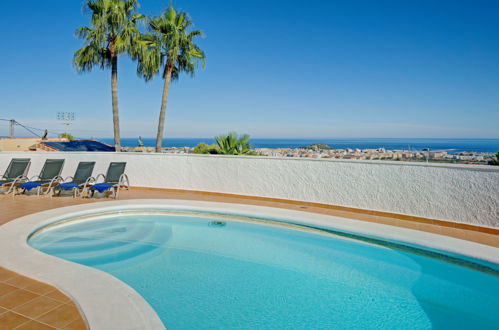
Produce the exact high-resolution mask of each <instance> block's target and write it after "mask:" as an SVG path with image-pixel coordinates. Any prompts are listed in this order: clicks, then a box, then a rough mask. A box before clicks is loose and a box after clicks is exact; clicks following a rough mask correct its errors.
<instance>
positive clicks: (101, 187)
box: [92, 183, 113, 193]
mask: <svg viewBox="0 0 499 330" xmlns="http://www.w3.org/2000/svg"><path fill="white" fill-rule="evenodd" d="M112 187H113V185H112V184H109V183H97V184H94V185H93V186H92V188H93V189H95V190H97V191H98V192H100V193H103V192H104V191H106V190H108V189H111V188H112Z"/></svg>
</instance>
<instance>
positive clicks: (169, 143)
mask: <svg viewBox="0 0 499 330" xmlns="http://www.w3.org/2000/svg"><path fill="white" fill-rule="evenodd" d="M94 139H95V140H98V141H101V142H104V143H107V144H111V145H112V144H114V142H113V141H114V140H113V139H112V138H94ZM142 142H143V143H144V146H146V147H153V146H154V145H155V143H156V139H155V138H145V137H143V138H142ZM201 142H204V143H207V144H215V143H216V141H215V139H214V138H165V139H163V144H162V146H163V147H169V148H172V147H176V148H182V147H189V148H192V147H195V146H196V145H198V144H199V143H201ZM250 143H251V146H252V147H253V148H300V147H305V146H308V145H311V144H315V143H324V144H327V145H329V146H330V147H331V148H334V149H347V148H349V149H378V148H385V149H387V150H423V149H430V150H434V151H447V152H449V153H457V152H466V151H469V152H487V153H495V152H498V151H499V139H463V138H317V139H313V138H306V139H295V138H252V139H251V140H250ZM121 145H122V146H123V147H136V146H137V145H138V138H122V139H121Z"/></svg>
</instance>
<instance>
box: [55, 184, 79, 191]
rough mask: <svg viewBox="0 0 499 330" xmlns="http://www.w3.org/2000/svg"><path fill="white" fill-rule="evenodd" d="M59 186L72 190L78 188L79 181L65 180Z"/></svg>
mask: <svg viewBox="0 0 499 330" xmlns="http://www.w3.org/2000/svg"><path fill="white" fill-rule="evenodd" d="M59 187H61V188H62V189H64V190H71V189H74V188H78V187H79V185H78V184H77V183H74V182H64V183H61V184H60V185H59Z"/></svg>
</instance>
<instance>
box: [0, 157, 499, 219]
mask: <svg viewBox="0 0 499 330" xmlns="http://www.w3.org/2000/svg"><path fill="white" fill-rule="evenodd" d="M15 157H17V158H31V160H32V165H31V168H30V171H29V176H32V175H35V174H38V173H39V171H40V169H41V167H42V165H43V162H44V161H45V159H47V158H65V159H66V164H65V167H64V171H63V176H64V177H66V176H69V175H73V173H74V170H75V169H76V166H77V164H78V162H79V161H90V160H95V161H96V162H97V164H96V168H95V170H94V176H95V175H97V174H98V173H105V171H106V169H107V166H108V164H109V162H111V161H126V162H127V163H128V164H127V174H128V175H129V177H130V182H131V185H132V186H142V187H155V188H170V189H184V190H199V191H209V192H221V193H229V194H240V195H249V196H261V197H271V198H283V199H290V200H298V201H307V202H316V203H324V204H332V205H340V206H346V207H353V208H360V209H368V210H375V211H385V212H392V213H399V214H407V215H413V216H420V217H426V218H432V219H439V220H447V221H454V222H461V223H468V224H474V225H479V226H487V227H495V228H499V168H497V167H492V166H477V165H440V164H424V163H403V162H385V161H346V160H325V159H299V158H270V157H251V156H246V157H237V156H210V155H175V154H140V153H95V152H88V153H64V152H53V153H48V152H45V153H35V152H26V153H22V152H0V171H1V172H3V171H5V168H6V167H7V165H8V163H9V161H10V159H11V158H15ZM2 174H3V173H2Z"/></svg>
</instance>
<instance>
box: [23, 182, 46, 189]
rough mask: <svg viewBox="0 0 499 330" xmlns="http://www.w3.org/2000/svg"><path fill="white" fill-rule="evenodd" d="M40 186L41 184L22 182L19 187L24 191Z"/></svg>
mask: <svg viewBox="0 0 499 330" xmlns="http://www.w3.org/2000/svg"><path fill="white" fill-rule="evenodd" d="M41 185H42V183H41V182H34V181H28V182H23V183H21V187H23V188H24V189H26V190H28V191H29V190H31V189H33V188H36V187H40V186H41Z"/></svg>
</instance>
